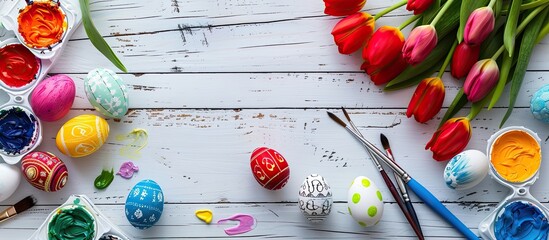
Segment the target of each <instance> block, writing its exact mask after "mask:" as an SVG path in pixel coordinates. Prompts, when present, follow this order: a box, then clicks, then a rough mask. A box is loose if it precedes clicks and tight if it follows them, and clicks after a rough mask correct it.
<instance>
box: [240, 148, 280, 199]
mask: <svg viewBox="0 0 549 240" xmlns="http://www.w3.org/2000/svg"><path fill="white" fill-rule="evenodd" d="M250 166H251V167H252V173H253V174H254V177H255V180H257V182H258V183H259V184H260V185H261V186H262V187H264V188H266V189H269V190H278V189H281V188H283V187H284V185H286V183H287V182H288V179H290V166H288V162H287V161H286V159H284V157H283V156H282V155H281V154H280V153H279V152H277V151H275V150H274V149H270V148H267V147H260V148H257V149H255V150H254V151H253V152H252V157H251V162H250Z"/></svg>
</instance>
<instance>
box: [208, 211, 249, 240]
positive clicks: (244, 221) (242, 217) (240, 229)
mask: <svg viewBox="0 0 549 240" xmlns="http://www.w3.org/2000/svg"><path fill="white" fill-rule="evenodd" d="M227 221H238V222H239V224H238V225H237V226H235V227H231V228H227V229H225V233H226V234H227V235H231V236H232V235H238V234H243V233H247V232H249V231H252V230H253V229H254V228H255V218H254V217H253V216H251V215H248V214H240V213H239V214H236V215H233V216H231V217H228V218H224V219H220V220H219V221H217V223H224V222H227Z"/></svg>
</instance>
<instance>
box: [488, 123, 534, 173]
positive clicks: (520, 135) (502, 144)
mask: <svg viewBox="0 0 549 240" xmlns="http://www.w3.org/2000/svg"><path fill="white" fill-rule="evenodd" d="M490 155H491V160H490V161H491V162H492V166H493V167H494V168H495V169H496V171H497V173H498V174H499V175H500V176H501V177H502V178H504V179H505V180H507V181H510V182H524V181H526V180H528V179H530V178H531V177H532V176H534V174H536V172H537V171H538V170H539V167H540V165H541V150H540V146H539V143H538V141H537V140H536V139H535V138H534V137H532V136H531V135H530V134H528V133H526V132H524V131H520V130H513V131H509V132H506V133H504V134H502V135H501V136H499V137H498V138H497V139H496V141H495V142H494V143H493V144H492V151H491V153H490Z"/></svg>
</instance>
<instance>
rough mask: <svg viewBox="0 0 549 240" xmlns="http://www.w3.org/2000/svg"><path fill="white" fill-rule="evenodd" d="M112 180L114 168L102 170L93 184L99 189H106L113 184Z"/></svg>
mask: <svg viewBox="0 0 549 240" xmlns="http://www.w3.org/2000/svg"><path fill="white" fill-rule="evenodd" d="M112 180H114V169H111V171H110V172H109V171H107V170H103V171H102V172H101V175H99V176H97V177H96V178H95V181H94V182H93V185H95V188H97V189H105V188H107V187H108V186H109V185H111V183H112Z"/></svg>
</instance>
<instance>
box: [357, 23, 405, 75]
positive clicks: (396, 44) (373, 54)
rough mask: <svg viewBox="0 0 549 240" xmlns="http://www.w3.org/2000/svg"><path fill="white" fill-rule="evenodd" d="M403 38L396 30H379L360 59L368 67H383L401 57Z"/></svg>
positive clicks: (384, 27) (391, 28) (393, 28)
mask: <svg viewBox="0 0 549 240" xmlns="http://www.w3.org/2000/svg"><path fill="white" fill-rule="evenodd" d="M403 46H404V36H403V35H402V32H400V30H399V29H398V28H395V27H391V26H383V27H381V28H379V29H378V30H377V31H376V32H375V33H374V35H372V38H371V39H370V41H368V45H367V46H366V47H365V48H364V50H363V51H362V58H364V60H365V61H367V62H368V63H369V64H370V65H374V66H385V65H388V64H390V63H392V62H394V61H395V60H396V59H397V58H399V57H401V56H402V47H403Z"/></svg>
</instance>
